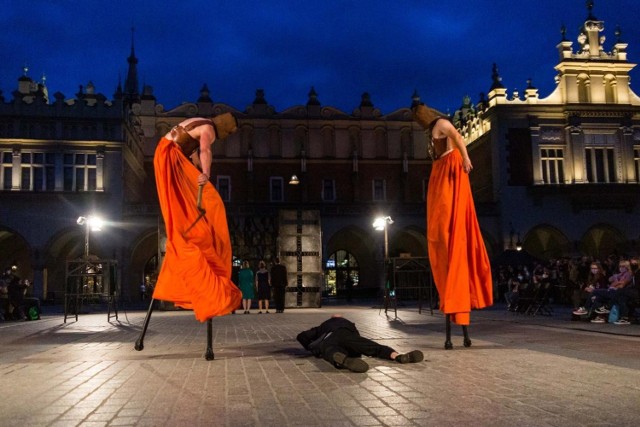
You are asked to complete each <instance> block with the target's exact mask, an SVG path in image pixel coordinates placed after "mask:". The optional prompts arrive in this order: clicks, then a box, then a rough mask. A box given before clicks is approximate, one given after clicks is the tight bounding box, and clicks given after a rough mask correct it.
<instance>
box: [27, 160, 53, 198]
mask: <svg viewBox="0 0 640 427" xmlns="http://www.w3.org/2000/svg"><path fill="white" fill-rule="evenodd" d="M20 163H21V184H20V189H22V190H25V191H54V190H55V187H56V167H55V155H54V154H53V153H37V152H36V153H29V152H22V154H21V155H20Z"/></svg>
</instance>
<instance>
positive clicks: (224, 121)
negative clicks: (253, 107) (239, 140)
mask: <svg viewBox="0 0 640 427" xmlns="http://www.w3.org/2000/svg"><path fill="white" fill-rule="evenodd" d="M211 120H212V121H213V128H214V129H215V131H216V139H225V138H226V137H228V136H229V135H231V134H233V133H235V132H236V131H237V130H238V119H236V117H235V116H234V115H233V114H231V113H223V114H219V115H217V116H215V117H212V118H211Z"/></svg>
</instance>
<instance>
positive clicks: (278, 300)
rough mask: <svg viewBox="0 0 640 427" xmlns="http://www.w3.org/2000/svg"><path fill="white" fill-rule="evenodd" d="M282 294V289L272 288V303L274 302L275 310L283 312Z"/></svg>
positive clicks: (283, 290) (283, 289)
mask: <svg viewBox="0 0 640 427" xmlns="http://www.w3.org/2000/svg"><path fill="white" fill-rule="evenodd" d="M284 293H285V288H284V287H280V286H278V287H276V286H274V287H273V301H274V302H275V304H276V310H278V311H284Z"/></svg>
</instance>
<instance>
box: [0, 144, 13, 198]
mask: <svg viewBox="0 0 640 427" xmlns="http://www.w3.org/2000/svg"><path fill="white" fill-rule="evenodd" d="M12 165H13V154H12V153H11V151H5V152H3V153H2V166H1V167H2V175H1V176H0V179H2V189H3V190H11V186H12V184H13V179H12V177H11V176H12V175H13V168H12Z"/></svg>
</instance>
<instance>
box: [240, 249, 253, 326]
mask: <svg viewBox="0 0 640 427" xmlns="http://www.w3.org/2000/svg"><path fill="white" fill-rule="evenodd" d="M238 287H239V288H240V291H241V292H242V309H243V310H244V314H250V313H251V311H250V310H251V300H252V299H253V298H255V292H254V284H253V271H252V270H251V268H250V267H249V261H242V268H241V269H240V271H239V272H238Z"/></svg>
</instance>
